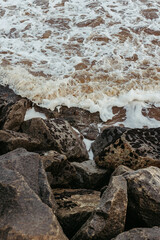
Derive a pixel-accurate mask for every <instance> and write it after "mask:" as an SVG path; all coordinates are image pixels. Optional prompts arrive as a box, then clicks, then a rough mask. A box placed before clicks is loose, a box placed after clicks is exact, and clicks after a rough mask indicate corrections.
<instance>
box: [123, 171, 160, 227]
mask: <svg viewBox="0 0 160 240" xmlns="http://www.w3.org/2000/svg"><path fill="white" fill-rule="evenodd" d="M123 176H124V177H125V179H126V180H127V186H128V217H127V222H128V223H127V224H128V226H127V227H128V228H129V227H143V226H144V227H153V226H160V191H159V190H160V169H159V168H157V167H148V168H144V169H139V170H137V171H133V172H128V173H124V174H123Z"/></svg>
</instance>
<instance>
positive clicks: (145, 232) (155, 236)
mask: <svg viewBox="0 0 160 240" xmlns="http://www.w3.org/2000/svg"><path fill="white" fill-rule="evenodd" d="M129 239H130V240H131V239H132V240H147V239H148V240H159V239H160V228H159V227H153V228H134V229H131V230H130V231H127V232H123V233H121V234H119V235H118V236H117V237H116V238H113V239H112V240H129Z"/></svg>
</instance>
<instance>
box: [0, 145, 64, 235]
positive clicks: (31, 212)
mask: <svg viewBox="0 0 160 240" xmlns="http://www.w3.org/2000/svg"><path fill="white" fill-rule="evenodd" d="M16 151H17V152H16ZM16 151H14V152H13V153H9V154H6V155H5V156H1V160H0V239H5V240H17V239H21V240H26V239H27V240H48V239H50V240H57V239H61V240H67V238H66V237H65V235H64V234H63V231H62V229H61V227H60V225H59V223H58V221H57V219H56V217H55V215H54V213H53V211H52V209H51V208H50V207H49V206H48V205H47V204H45V203H44V202H42V201H41V199H43V201H44V198H43V197H44V196H48V189H47V186H46V182H43V181H42V179H43V180H45V179H46V178H45V175H44V176H43V172H42V171H41V169H40V166H38V165H40V160H39V159H38V160H37V161H36V158H33V159H31V158H30V159H28V157H27V154H28V153H27V152H25V150H16ZM18 151H20V152H19V153H20V155H21V154H22V155H25V154H26V155H25V156H23V157H24V158H22V159H21V160H20V156H18ZM12 154H13V155H12ZM16 154H17V159H18V160H17V159H16ZM11 156H13V159H12V157H11ZM35 156H36V155H34V156H33V157H35ZM12 160H13V162H12ZM22 160H24V162H23V161H22ZM31 161H32V162H33V163H31ZM34 162H35V163H34ZM36 165H37V166H36ZM35 167H37V168H38V167H39V170H40V171H39V173H38V169H37V172H36V171H35V169H34V168H35ZM34 174H35V176H34ZM30 178H31V179H30ZM36 178H37V180H36ZM32 180H34V182H32ZM37 187H39V189H38V188H37ZM38 191H40V192H39V194H40V195H39V196H38V195H37V194H36V192H38ZM40 197H41V198H40Z"/></svg>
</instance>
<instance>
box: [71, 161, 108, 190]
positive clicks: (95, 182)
mask: <svg viewBox="0 0 160 240" xmlns="http://www.w3.org/2000/svg"><path fill="white" fill-rule="evenodd" d="M71 165H72V166H73V167H74V168H75V169H76V172H77V174H76V175H77V180H76V184H77V186H78V187H82V188H89V189H100V188H101V187H102V186H104V185H106V184H107V183H108V182H109V178H110V175H111V173H110V172H109V171H108V170H106V169H102V168H99V167H97V166H96V164H95V162H94V161H93V160H88V161H84V162H82V163H78V162H73V163H71Z"/></svg>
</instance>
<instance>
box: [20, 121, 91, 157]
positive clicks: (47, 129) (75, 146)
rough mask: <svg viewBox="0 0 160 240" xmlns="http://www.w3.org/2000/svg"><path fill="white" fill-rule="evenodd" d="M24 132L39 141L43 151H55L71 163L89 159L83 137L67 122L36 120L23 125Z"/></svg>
mask: <svg viewBox="0 0 160 240" xmlns="http://www.w3.org/2000/svg"><path fill="white" fill-rule="evenodd" d="M22 131H23V132H24V133H28V134H30V135H31V136H32V137H34V138H37V139H39V140H40V141H41V146H42V149H43V150H55V151H57V152H59V153H62V154H64V155H66V156H67V158H68V159H69V160H71V161H73V160H74V159H75V160H77V161H84V160H85V159H88V153H87V150H86V147H85V145H84V143H83V141H82V139H81V137H80V136H79V135H78V134H77V132H76V131H74V129H73V128H72V127H71V126H70V124H69V123H68V122H67V121H65V120H62V119H49V120H44V119H41V118H34V119H31V120H28V121H25V122H24V123H23V124H22Z"/></svg>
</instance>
